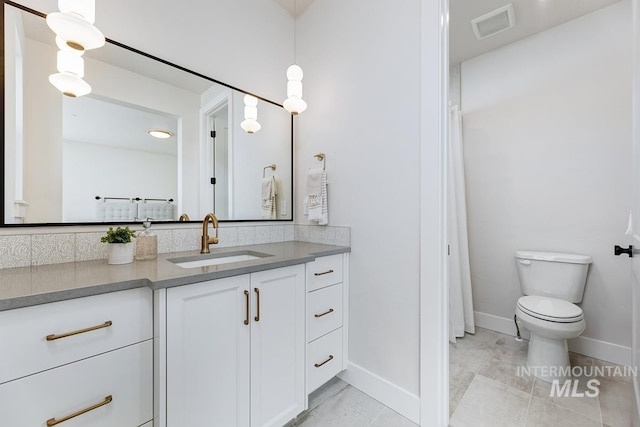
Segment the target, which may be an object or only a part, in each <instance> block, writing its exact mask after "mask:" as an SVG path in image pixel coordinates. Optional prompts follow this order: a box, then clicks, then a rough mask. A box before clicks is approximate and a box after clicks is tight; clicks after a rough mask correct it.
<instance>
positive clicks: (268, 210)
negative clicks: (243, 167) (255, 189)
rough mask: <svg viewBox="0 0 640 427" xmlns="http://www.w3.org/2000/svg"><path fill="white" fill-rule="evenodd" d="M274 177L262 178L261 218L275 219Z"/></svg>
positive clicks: (275, 194) (275, 191) (275, 193)
mask: <svg viewBox="0 0 640 427" xmlns="http://www.w3.org/2000/svg"><path fill="white" fill-rule="evenodd" d="M277 195H278V192H277V190H276V178H275V176H270V177H269V178H263V179H262V219H276V196H277Z"/></svg>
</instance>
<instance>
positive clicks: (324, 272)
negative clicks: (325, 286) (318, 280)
mask: <svg viewBox="0 0 640 427" xmlns="http://www.w3.org/2000/svg"><path fill="white" fill-rule="evenodd" d="M331 273H333V270H329V271H323V272H322V273H313V275H314V276H324V275H325V274H331Z"/></svg>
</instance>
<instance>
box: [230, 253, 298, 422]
mask: <svg viewBox="0 0 640 427" xmlns="http://www.w3.org/2000/svg"><path fill="white" fill-rule="evenodd" d="M251 294H252V295H251V298H252V310H251V314H252V317H251V426H252V427H263V426H273V427H276V426H277V427H280V426H282V425H284V424H286V423H287V422H288V421H290V420H291V419H292V418H294V417H295V416H296V415H298V414H299V413H300V412H302V411H304V410H305V387H304V384H305V382H304V359H305V353H304V350H305V268H304V266H303V265H296V266H291V267H285V268H278V269H274V270H266V271H261V272H258V273H253V274H251ZM228 425H231V424H228Z"/></svg>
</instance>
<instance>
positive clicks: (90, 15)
mask: <svg viewBox="0 0 640 427" xmlns="http://www.w3.org/2000/svg"><path fill="white" fill-rule="evenodd" d="M58 9H60V12H62V13H74V14H76V15H79V16H81V17H82V18H84V20H85V21H87V22H89V23H90V24H93V23H95V22H96V2H95V0H58Z"/></svg>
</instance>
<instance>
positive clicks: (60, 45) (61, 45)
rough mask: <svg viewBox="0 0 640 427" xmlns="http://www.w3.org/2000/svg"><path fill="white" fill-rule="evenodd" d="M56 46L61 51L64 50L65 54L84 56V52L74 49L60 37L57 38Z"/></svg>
mask: <svg viewBox="0 0 640 427" xmlns="http://www.w3.org/2000/svg"><path fill="white" fill-rule="evenodd" d="M56 46H58V49H60V50H63V51H65V52H71V53H73V54H75V55H77V56H82V55H84V50H76V49H74V48H72V47H71V46H69V45H68V44H67V42H66V41H64V39H63V38H62V37H60V36H56Z"/></svg>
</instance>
